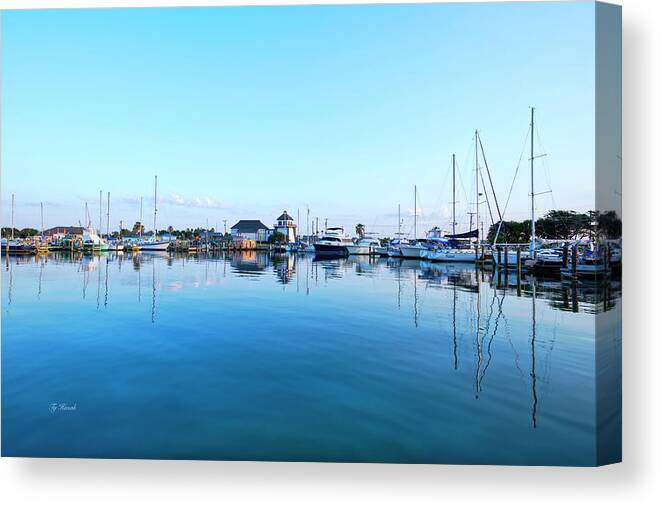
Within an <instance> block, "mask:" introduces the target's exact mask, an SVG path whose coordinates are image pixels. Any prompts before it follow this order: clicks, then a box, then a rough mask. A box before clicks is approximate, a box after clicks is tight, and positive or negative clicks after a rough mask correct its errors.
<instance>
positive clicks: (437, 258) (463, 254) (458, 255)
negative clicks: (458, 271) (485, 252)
mask: <svg viewBox="0 0 661 506" xmlns="http://www.w3.org/2000/svg"><path fill="white" fill-rule="evenodd" d="M476 258H477V257H476V255H475V250H474V249H468V248H461V249H460V248H436V249H433V250H430V251H429V252H428V253H427V259H428V260H431V261H432V262H475V260H476Z"/></svg>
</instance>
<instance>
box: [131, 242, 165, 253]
mask: <svg viewBox="0 0 661 506" xmlns="http://www.w3.org/2000/svg"><path fill="white" fill-rule="evenodd" d="M169 246H170V241H150V242H143V243H141V244H140V245H139V248H140V250H141V251H167V250H168V247H169Z"/></svg>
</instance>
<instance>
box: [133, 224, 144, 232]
mask: <svg viewBox="0 0 661 506" xmlns="http://www.w3.org/2000/svg"><path fill="white" fill-rule="evenodd" d="M144 231H145V226H144V225H143V224H142V223H140V222H139V221H136V222H135V225H133V230H132V232H133V233H134V234H142V233H144Z"/></svg>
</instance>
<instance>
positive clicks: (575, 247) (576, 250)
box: [571, 244, 578, 279]
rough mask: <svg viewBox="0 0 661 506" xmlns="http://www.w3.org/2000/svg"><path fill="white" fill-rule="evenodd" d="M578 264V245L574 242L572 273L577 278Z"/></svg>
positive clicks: (572, 248)
mask: <svg viewBox="0 0 661 506" xmlns="http://www.w3.org/2000/svg"><path fill="white" fill-rule="evenodd" d="M577 265H578V246H577V245H576V244H574V245H573V246H572V247H571V274H572V277H573V278H574V279H576V271H577Z"/></svg>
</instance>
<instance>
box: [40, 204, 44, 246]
mask: <svg viewBox="0 0 661 506" xmlns="http://www.w3.org/2000/svg"><path fill="white" fill-rule="evenodd" d="M39 206H40V207H41V240H42V241H43V240H44V203H43V202H39Z"/></svg>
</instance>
